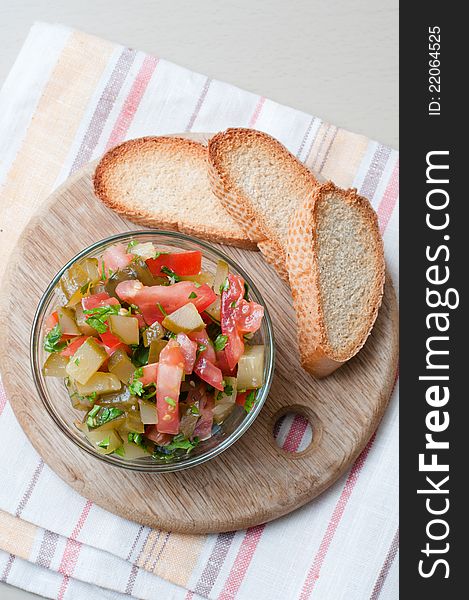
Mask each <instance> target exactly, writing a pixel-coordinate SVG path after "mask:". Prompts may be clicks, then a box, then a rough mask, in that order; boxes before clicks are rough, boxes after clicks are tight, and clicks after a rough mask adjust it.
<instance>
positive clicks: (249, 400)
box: [244, 390, 256, 413]
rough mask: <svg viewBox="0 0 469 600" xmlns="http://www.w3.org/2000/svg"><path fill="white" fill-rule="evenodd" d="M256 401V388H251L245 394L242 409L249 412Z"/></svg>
mask: <svg viewBox="0 0 469 600" xmlns="http://www.w3.org/2000/svg"><path fill="white" fill-rule="evenodd" d="M255 403H256V390H251V391H250V392H249V394H248V395H247V396H246V402H245V403H244V410H245V411H246V412H247V413H250V412H251V410H252V409H253V407H254V405H255Z"/></svg>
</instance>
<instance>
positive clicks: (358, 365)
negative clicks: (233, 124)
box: [0, 165, 398, 533]
mask: <svg viewBox="0 0 469 600" xmlns="http://www.w3.org/2000/svg"><path fill="white" fill-rule="evenodd" d="M93 169H94V165H88V166H87V167H86V168H85V169H83V170H82V171H80V172H79V173H77V174H76V175H74V176H73V177H72V178H71V179H69V180H68V181H67V182H66V183H65V184H64V185H63V186H62V187H61V188H59V189H58V190H57V191H56V192H55V193H54V194H53V195H52V196H51V197H50V198H49V200H48V201H47V202H46V204H45V205H44V206H43V207H42V209H41V210H40V212H39V213H38V214H37V215H36V216H35V217H34V219H33V220H32V221H31V222H30V223H29V224H28V226H27V227H26V229H25V231H24V232H23V234H22V237H21V239H20V241H19V243H18V245H17V248H16V249H15V252H14V254H13V257H12V259H11V262H10V265H9V269H8V271H7V273H6V275H5V279H4V282H3V284H2V287H3V291H4V293H3V295H2V317H1V318H2V344H1V348H0V358H1V361H0V363H1V371H2V378H3V382H4V384H5V387H6V390H7V394H8V398H9V399H10V402H11V405H12V407H13V410H14V412H15V414H16V417H17V418H18V421H19V422H20V423H21V425H22V427H23V429H24V431H25V432H26V435H27V436H28V437H29V439H30V441H31V443H32V444H33V446H34V447H35V448H36V450H37V451H38V452H39V454H40V455H41V456H42V457H43V458H44V460H45V461H46V463H47V464H48V465H49V466H50V467H51V468H52V469H53V470H54V471H55V472H56V473H57V474H58V475H59V476H60V477H61V478H62V479H63V480H64V481H66V482H67V483H68V484H69V485H71V486H72V487H73V488H75V490H76V491H77V492H79V493H80V494H82V495H83V496H85V497H87V498H90V499H91V500H92V501H94V502H96V503H97V504H99V505H100V506H102V507H104V508H106V509H108V510H110V511H112V512H114V513H117V514H119V515H121V516H123V517H126V518H128V519H132V520H133V521H137V522H139V523H142V524H145V525H148V526H150V527H155V528H162V529H165V530H171V531H178V532H186V533H189V532H190V533H208V532H218V531H228V530H234V529H241V528H245V527H249V526H253V525H257V524H260V523H263V522H266V521H269V520H271V519H275V518H276V517H280V516H282V515H284V514H286V513H288V512H290V511H292V510H294V509H296V508H298V507H300V506H302V505H303V504H305V503H306V502H308V501H309V500H311V499H312V498H314V497H315V496H317V495H318V494H320V493H321V492H322V491H324V490H325V489H326V488H327V487H328V486H330V485H331V484H332V483H333V482H334V481H335V480H336V479H337V478H338V477H339V476H340V475H341V474H342V473H344V471H345V470H346V469H348V468H349V467H350V465H351V464H352V463H353V462H354V460H355V459H356V457H357V456H358V454H359V453H360V451H361V450H362V449H363V448H364V446H365V445H366V443H367V441H368V440H369V439H370V437H371V435H372V434H373V432H374V431H375V429H376V427H377V426H378V423H379V421H380V419H381V417H382V415H383V412H384V410H385V408H386V405H387V403H388V399H389V397H390V394H391V392H392V388H393V385H394V380H395V376H396V369H397V356H398V351H397V345H398V339H397V338H398V333H397V329H398V327H397V321H398V313H397V305H396V298H395V293H394V289H393V286H392V282H391V280H390V277H389V276H388V278H387V283H386V289H385V295H384V301H383V304H382V307H381V309H380V311H379V315H378V319H377V322H376V324H375V327H374V329H373V332H372V334H371V336H370V338H369V339H368V341H367V343H366V344H365V347H364V348H363V349H362V350H361V352H360V353H359V354H358V355H357V356H356V357H355V358H353V359H352V360H351V361H349V363H348V364H346V365H345V366H343V367H342V368H340V369H338V370H337V371H336V372H335V373H334V374H333V375H331V376H330V377H328V378H326V379H323V380H315V379H313V378H312V377H311V376H309V375H308V374H307V373H305V372H304V371H303V370H302V368H301V366H300V363H299V359H298V352H297V348H296V333H295V330H296V324H295V316H294V311H293V308H292V304H291V298H290V291H289V288H288V287H287V285H286V284H285V283H283V282H282V281H281V280H280V279H279V277H278V276H277V275H276V273H275V272H274V271H273V269H271V268H270V267H269V266H268V265H267V264H266V262H265V261H264V260H263V258H262V255H261V254H260V253H259V252H249V251H245V250H239V249H236V248H231V247H228V246H220V249H221V250H222V251H223V252H225V253H226V254H228V255H229V256H231V257H232V258H233V259H234V260H235V261H237V262H238V263H239V264H241V266H242V267H244V269H245V270H246V271H247V272H248V273H250V274H251V276H252V277H253V279H254V281H255V282H256V285H257V286H258V288H259V290H260V292H261V294H262V295H263V297H264V300H265V302H266V304H267V306H268V308H269V311H270V314H271V317H272V321H273V325H274V331H275V338H276V348H277V359H276V368H275V377H274V381H273V384H272V388H271V392H270V395H269V398H268V399H267V401H266V403H265V405H264V407H263V408H262V410H261V412H260V414H259V416H258V418H257V420H256V421H255V422H254V424H253V425H252V426H251V428H250V429H249V430H248V431H247V433H245V434H244V436H243V437H242V438H241V439H240V440H238V441H237V442H236V443H235V444H234V445H233V446H231V447H230V448H229V449H228V450H227V451H225V452H224V453H223V454H221V455H220V456H218V457H217V458H215V459H213V460H211V461H209V462H208V463H206V464H204V465H201V466H198V467H195V468H193V469H189V470H185V471H179V472H176V473H169V474H146V473H139V472H134V471H127V470H123V469H118V468H116V467H114V466H111V465H108V464H105V463H103V462H101V461H98V460H96V459H95V458H93V457H92V456H90V455H88V454H87V453H85V452H83V451H82V450H80V449H79V448H78V447H77V446H75V445H74V444H73V443H72V442H71V441H69V440H68V439H67V438H66V437H65V436H64V435H63V434H62V433H61V432H60V431H59V430H58V429H57V427H56V425H55V424H54V422H53V421H52V419H51V418H50V417H49V415H48V413H47V412H46V410H45V409H44V407H43V405H42V403H41V400H40V399H39V396H38V394H37V393H36V391H35V388H34V384H33V381H32V376H31V374H30V372H31V370H30V364H29V363H30V358H29V336H30V327H31V323H32V319H33V316H34V312H35V310H36V307H37V305H38V302H39V299H40V297H41V295H42V293H43V291H44V290H45V288H46V287H47V285H48V283H49V282H50V280H51V279H52V278H53V276H54V275H55V274H56V273H57V272H58V271H59V270H60V268H61V267H62V266H63V265H64V264H65V263H66V262H67V261H68V260H70V259H71V258H72V257H73V256H74V255H75V254H77V253H78V252H79V251H80V250H82V249H83V248H84V247H85V246H88V245H89V244H91V243H93V242H96V241H97V240H100V239H102V238H104V237H107V236H109V235H112V234H115V233H119V232H124V231H128V230H134V229H136V227H135V225H133V224H132V223H130V222H128V221H125V220H124V219H122V218H120V217H119V216H118V215H116V214H115V213H113V212H112V211H111V210H109V209H108V208H106V207H105V206H103V205H102V204H101V203H100V202H99V201H98V200H97V199H96V198H95V196H94V194H93V191H92V183H91V174H92V172H93ZM290 411H293V412H298V413H301V414H303V415H305V416H306V417H307V418H308V419H309V420H310V422H311V425H312V428H313V440H312V442H311V444H310V446H309V447H308V448H307V449H306V450H304V451H303V452H300V453H298V454H292V453H288V452H285V451H283V450H281V449H280V448H279V447H278V446H277V445H276V443H275V440H274V436H273V427H274V424H275V423H276V421H277V420H278V418H279V417H280V416H281V415H283V414H285V413H287V412H290Z"/></svg>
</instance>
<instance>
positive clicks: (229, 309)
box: [221, 273, 244, 369]
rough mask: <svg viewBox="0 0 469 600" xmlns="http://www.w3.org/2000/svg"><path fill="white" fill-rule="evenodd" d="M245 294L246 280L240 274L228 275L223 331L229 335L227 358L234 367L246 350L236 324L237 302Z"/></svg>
mask: <svg viewBox="0 0 469 600" xmlns="http://www.w3.org/2000/svg"><path fill="white" fill-rule="evenodd" d="M243 296H244V280H243V278H242V277H240V276H239V275H233V274H232V273H230V274H229V275H228V289H226V290H223V292H222V295H221V331H222V333H223V335H226V336H227V337H228V342H227V344H226V346H225V355H226V360H227V362H228V365H229V367H230V369H234V368H235V367H236V365H237V364H238V361H239V359H240V357H241V355H242V354H243V352H244V341H243V338H242V336H241V334H240V333H239V331H238V329H237V326H236V304H237V303H238V302H239V301H240V300H241V299H242V298H243Z"/></svg>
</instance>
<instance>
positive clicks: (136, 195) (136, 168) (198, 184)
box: [94, 137, 256, 249]
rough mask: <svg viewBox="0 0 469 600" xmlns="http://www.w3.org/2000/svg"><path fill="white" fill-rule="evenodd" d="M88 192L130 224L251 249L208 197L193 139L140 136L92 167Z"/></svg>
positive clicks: (203, 156)
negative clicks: (92, 188) (93, 171)
mask: <svg viewBox="0 0 469 600" xmlns="http://www.w3.org/2000/svg"><path fill="white" fill-rule="evenodd" d="M94 191H95V194H96V195H97V196H98V198H99V199H100V200H102V202H104V204H106V205H107V206H109V207H110V208H112V209H113V210H115V211H116V212H118V213H119V214H121V215H123V216H124V217H126V218H127V219H130V220H131V221H134V222H135V223H139V224H142V225H147V226H149V227H160V228H161V229H172V230H175V231H180V232H182V233H187V234H189V235H196V236H198V237H201V238H204V239H207V240H210V241H212V242H220V243H225V244H231V245H234V246H239V247H241V248H248V249H256V245H255V243H253V242H252V241H251V240H250V239H249V237H248V236H247V235H246V233H245V232H244V231H243V229H242V228H241V227H240V226H239V225H238V223H236V222H235V221H234V220H233V219H232V218H231V217H230V215H229V214H227V212H226V211H225V209H224V208H223V207H222V206H221V204H220V201H219V200H218V199H217V198H216V196H215V195H214V194H213V193H212V190H211V187H210V183H209V180H208V174H207V149H206V148H205V146H203V145H202V144H199V143H198V142H195V141H193V140H187V139H183V138H176V137H144V138H138V139H135V140H129V141H127V142H124V143H123V144H120V145H119V146H116V147H115V148H113V149H112V150H110V151H109V152H107V153H106V154H105V155H104V156H103V158H102V159H101V161H100V162H99V164H98V166H97V167H96V171H95V174H94Z"/></svg>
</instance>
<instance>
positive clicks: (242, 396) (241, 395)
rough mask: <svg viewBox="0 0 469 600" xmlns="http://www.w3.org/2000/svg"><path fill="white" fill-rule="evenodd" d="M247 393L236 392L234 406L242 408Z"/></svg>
mask: <svg viewBox="0 0 469 600" xmlns="http://www.w3.org/2000/svg"><path fill="white" fill-rule="evenodd" d="M248 394H249V391H246V392H238V393H237V394H236V404H239V405H240V406H244V405H245V404H246V398H247V397H248Z"/></svg>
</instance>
